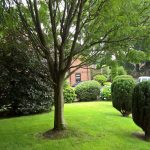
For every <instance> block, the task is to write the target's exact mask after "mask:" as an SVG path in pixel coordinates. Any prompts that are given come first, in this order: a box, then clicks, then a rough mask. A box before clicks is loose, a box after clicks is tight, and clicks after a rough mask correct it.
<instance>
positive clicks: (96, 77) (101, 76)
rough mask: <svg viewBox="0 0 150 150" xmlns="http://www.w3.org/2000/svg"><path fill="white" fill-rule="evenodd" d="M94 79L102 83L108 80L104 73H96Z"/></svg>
mask: <svg viewBox="0 0 150 150" xmlns="http://www.w3.org/2000/svg"><path fill="white" fill-rule="evenodd" d="M94 80H95V81H97V82H99V83H100V84H101V85H104V82H106V81H107V78H106V77H105V76H104V75H96V76H95V77H94Z"/></svg>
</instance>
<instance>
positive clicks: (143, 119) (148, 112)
mask: <svg viewBox="0 0 150 150" xmlns="http://www.w3.org/2000/svg"><path fill="white" fill-rule="evenodd" d="M132 116H133V121H134V122H135V123H136V124H137V125H138V126H139V127H141V128H142V129H143V130H144V132H145V139H146V140H148V141H150V81H145V82H141V83H139V84H137V85H136V87H135V88H134V92H133V98H132Z"/></svg>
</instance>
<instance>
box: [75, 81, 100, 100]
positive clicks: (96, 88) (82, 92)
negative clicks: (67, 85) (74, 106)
mask: <svg viewBox="0 0 150 150" xmlns="http://www.w3.org/2000/svg"><path fill="white" fill-rule="evenodd" d="M75 92H76V94H77V98H78V99H79V101H92V100H96V99H97V97H98V96H99V95H100V84H99V83H98V82H97V81H94V80H92V81H84V82H82V83H80V84H78V85H77V86H76V88H75Z"/></svg>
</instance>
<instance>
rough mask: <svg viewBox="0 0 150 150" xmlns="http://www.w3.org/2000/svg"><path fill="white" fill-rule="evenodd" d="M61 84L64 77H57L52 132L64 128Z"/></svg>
mask: <svg viewBox="0 0 150 150" xmlns="http://www.w3.org/2000/svg"><path fill="white" fill-rule="evenodd" d="M63 83H64V77H59V78H58V80H57V82H56V84H55V86H54V106H55V111H54V131H61V130H64V129H65V128H66V125H65V121H64V97H63Z"/></svg>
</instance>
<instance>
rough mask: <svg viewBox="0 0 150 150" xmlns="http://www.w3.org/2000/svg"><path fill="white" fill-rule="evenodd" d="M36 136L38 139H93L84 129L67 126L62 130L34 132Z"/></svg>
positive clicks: (85, 140)
mask: <svg viewBox="0 0 150 150" xmlns="http://www.w3.org/2000/svg"><path fill="white" fill-rule="evenodd" d="M36 137H37V138H40V139H44V140H61V139H67V138H76V139H79V140H78V142H80V141H82V142H83V141H84V142H87V141H93V138H94V137H93V136H92V135H90V134H88V133H86V132H84V131H79V130H77V129H72V128H67V129H65V130H62V131H54V130H48V131H46V132H44V133H38V134H36ZM80 139H81V140H80ZM94 140H95V139H94Z"/></svg>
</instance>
